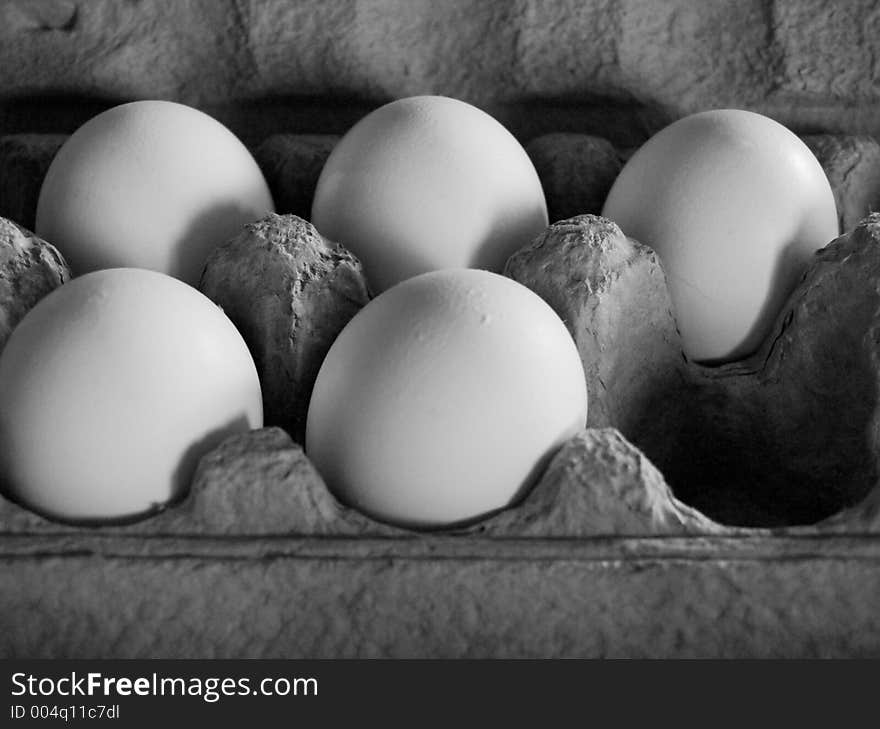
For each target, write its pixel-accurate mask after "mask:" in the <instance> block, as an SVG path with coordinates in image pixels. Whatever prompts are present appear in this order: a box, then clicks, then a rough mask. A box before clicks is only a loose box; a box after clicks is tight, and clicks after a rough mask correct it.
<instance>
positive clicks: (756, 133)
mask: <svg viewBox="0 0 880 729" xmlns="http://www.w3.org/2000/svg"><path fill="white" fill-rule="evenodd" d="M602 214H603V215H604V216H605V217H608V218H611V219H612V220H614V221H615V222H616V223H617V224H618V225H619V226H620V227H621V228H622V229H623V232H624V233H626V235H628V236H630V237H631V238H635V239H636V240H638V241H640V242H642V243H645V244H647V245H649V246H651V247H652V248H653V249H654V250H655V251H656V252H657V254H658V255H659V256H660V259H661V261H662V263H663V267H664V269H665V271H666V276H667V280H668V284H669V291H670V295H671V298H672V303H673V307H674V309H675V315H676V319H677V321H678V325H679V329H680V331H681V335H682V341H683V346H684V350H685V352H686V354H687V355H688V356H689V357H690V358H691V359H694V360H696V361H701V362H706V363H717V362H723V361H730V360H735V359H740V358H742V357H744V356H746V355H749V354H751V353H752V352H754V351H755V350H756V349H757V348H758V347H759V346H760V345H761V343H762V342H763V341H764V339H765V338H766V337H767V336H768V334H769V333H770V330H771V328H772V326H773V324H774V321H775V319H776V317H777V315H778V314H779V312H780V310H781V308H782V306H783V305H784V303H785V300H786V298H787V297H788V295H789V294H790V293H791V290H792V289H793V288H794V286H795V285H796V284H797V281H798V279H799V278H800V276H801V275H802V274H803V272H804V271H805V269H806V267H807V265H808V264H809V261H810V259H811V257H812V256H813V254H814V253H815V251H817V250H818V249H820V248H823V247H824V246H825V245H826V244H827V243H829V242H830V241H831V240H832V239H834V238H835V237H836V236H837V234H838V232H839V231H838V223H837V212H836V209H835V204H834V196H833V194H832V192H831V187H830V185H829V183H828V179H827V177H826V176H825V173H824V172H823V170H822V167H821V166H820V165H819V162H818V161H817V160H816V158H815V157H814V156H813V154H812V153H811V152H810V150H809V149H808V148H807V146H806V145H805V144H804V143H803V142H802V141H801V140H800V139H798V137H797V136H795V135H794V134H793V133H792V132H790V131H789V130H788V129H786V128H785V127H784V126H782V125H781V124H778V123H777V122H775V121H773V120H771V119H768V118H767V117H765V116H761V115H760V114H755V113H752V112H748V111H739V110H730V109H727V110H716V111H708V112H703V113H700V114H694V115H692V116H688V117H685V118H684V119H680V120H679V121H677V122H675V123H674V124H672V125H670V126H668V127H667V128H666V129H664V130H662V131H661V132H659V133H658V134H656V135H655V136H653V137H652V138H651V139H650V140H648V142H646V143H645V145H644V146H642V147H641V148H640V149H639V150H638V151H637V152H636V153H635V155H633V157H632V158H631V159H630V160H629V162H628V163H627V164H626V165H625V166H624V168H623V170H622V171H621V173H620V175H619V177H618V178H617V180H616V181H615V183H614V185H613V187H612V188H611V191H610V192H609V194H608V199H607V201H606V202H605V207H604V209H603V211H602Z"/></svg>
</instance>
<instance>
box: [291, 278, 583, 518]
mask: <svg viewBox="0 0 880 729" xmlns="http://www.w3.org/2000/svg"><path fill="white" fill-rule="evenodd" d="M586 417H587V389H586V384H585V378H584V371H583V368H582V365H581V361H580V357H579V355H578V352H577V348H576V347H575V344H574V341H573V340H572V338H571V336H570V335H569V333H568V331H567V329H566V328H565V325H564V324H563V323H562V321H561V320H560V319H559V317H558V316H557V315H556V314H555V312H554V311H553V310H552V309H551V308H550V307H549V306H548V305H547V304H546V303H545V302H544V301H543V300H542V299H541V298H540V297H538V296H537V295H536V294H534V293H533V292H532V291H530V290H529V289H527V288H526V287H524V286H522V285H521V284H518V283H516V282H515V281H512V280H510V279H507V278H504V277H503V276H499V275H497V274H494V273H489V272H487V271H478V270H463V269H453V270H444V271H435V272H431V273H426V274H422V275H420V276H417V277H415V278H411V279H409V280H407V281H405V282H403V283H401V284H398V285H397V286H395V287H393V288H391V289H389V290H388V291H386V292H385V293H383V294H382V295H380V296H379V297H377V298H376V299H374V300H373V301H371V302H370V303H369V304H368V305H367V306H366V307H364V309H362V310H361V311H360V312H359V313H358V314H357V315H356V316H355V317H354V318H353V319H352V320H351V322H349V324H348V325H347V326H346V327H345V329H343V331H342V332H341V333H340V335H339V337H338V338H337V340H336V341H335V342H334V344H333V346H332V347H331V349H330V351H329V353H328V354H327V357H326V359H325V360H324V363H323V365H322V367H321V370H320V372H319V374H318V379H317V382H316V384H315V388H314V391H313V394H312V399H311V402H310V404H309V412H308V420H307V427H306V452H307V453H308V455H309V457H310V458H311V459H312V460H313V462H314V463H315V465H316V466H317V468H318V470H319V471H320V473H321V474H322V476H323V477H324V479H325V480H326V482H327V484H328V486H329V487H330V489H331V490H332V491H333V492H334V493H335V494H336V495H337V496H338V497H339V498H340V500H342V501H343V502H345V503H347V504H350V505H352V506H354V507H356V508H357V509H360V510H361V511H363V512H365V513H366V514H369V515H371V516H373V517H375V518H376V519H379V520H382V521H386V522H390V523H394V524H399V525H403V526H407V527H412V528H426V527H439V526H446V525H450V524H456V523H459V522H465V521H469V520H472V519H475V518H478V517H481V516H483V515H485V514H487V513H490V512H492V511H494V510H497V509H500V508H502V507H505V506H507V505H509V504H511V503H512V502H514V501H515V500H516V499H517V498H518V497H519V496H520V495H522V494H523V493H524V491H525V490H526V489H527V488H528V487H529V486H530V485H531V484H532V483H533V481H534V479H535V478H536V476H537V475H538V474H539V473H540V471H541V470H542V468H543V466H544V465H545V464H546V462H547V459H548V458H549V457H550V456H551V455H552V454H553V453H554V452H555V450H556V449H557V448H558V447H559V446H560V445H561V444H562V443H563V442H564V441H565V440H566V439H567V438H569V437H570V436H571V435H573V434H574V433H576V432H577V431H578V430H580V429H581V428H583V427H584V425H585V423H586Z"/></svg>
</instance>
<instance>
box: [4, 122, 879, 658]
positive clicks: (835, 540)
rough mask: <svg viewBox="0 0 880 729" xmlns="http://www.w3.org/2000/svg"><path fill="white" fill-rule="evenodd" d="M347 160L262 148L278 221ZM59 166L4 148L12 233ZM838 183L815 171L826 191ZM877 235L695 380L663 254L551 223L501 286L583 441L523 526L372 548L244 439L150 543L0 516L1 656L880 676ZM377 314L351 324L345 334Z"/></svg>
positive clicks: (290, 446) (18, 512)
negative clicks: (552, 327) (723, 663)
mask: <svg viewBox="0 0 880 729" xmlns="http://www.w3.org/2000/svg"><path fill="white" fill-rule="evenodd" d="M334 141H335V138H334V137H329V136H314V135H308V136H299V135H276V136H273V137H271V138H269V139H267V140H266V141H265V142H263V143H262V144H260V145H259V146H257V147H256V149H255V156H256V157H257V159H258V160H259V161H260V164H261V167H262V168H263V170H264V172H265V174H266V175H267V179H268V180H269V182H270V184H271V186H272V188H273V194H274V196H275V199H276V201H278V209H279V210H280V211H282V212H284V213H300V214H301V215H306V214H307V209H306V208H307V202H308V200H309V197H310V194H311V193H310V190H313V189H314V184H315V182H316V179H317V176H318V174H319V172H320V168H321V162H322V161H323V159H324V158H325V157H326V155H327V154H329V151H330V150H331V149H332V145H333V142H334ZM58 143H59V138H58V137H54V136H43V135H26V136H21V135H9V136H7V137H5V138H3V139H0V160H2V161H3V164H4V174H3V175H2V177H0V180H2V181H3V182H2V186H0V213H3V214H7V215H9V216H10V217H11V216H12V214H13V213H14V214H15V215H16V216H17V217H18V218H19V220H20V221H21V222H22V223H23V224H25V225H26V224H28V223H30V222H31V220H32V215H33V210H34V209H35V205H36V193H37V192H38V190H39V179H40V176H41V175H42V174H44V173H45V169H46V167H47V166H48V163H49V162H50V161H51V158H52V154H51V150H56V149H57V148H58ZM826 144H827V145H828V146H829V147H830V148H832V149H833V150H841V149H844V150H851V149H852V148H853V146H854V145H863V146H864V145H866V144H868V142H867V141H866V140H853V139H851V138H841V137H836V138H833V139H832V138H828V140H827V142H826ZM606 145H607V147H610V145H609V144H608V143H607V142H606V141H605V140H602V139H599V138H595V137H586V136H583V135H571V134H565V135H558V134H553V135H548V136H546V137H540V138H538V139H536V140H534V141H533V142H532V143H531V144H530V145H528V149H529V151H530V153H531V154H532V157H533V159H534V161H535V162H536V167H537V168H538V169H539V171H540V172H541V176H542V182H543V184H544V186H545V190H546V193H547V197H548V206H549V207H550V209H551V214H554V215H561V216H564V215H566V214H569V213H572V212H574V210H573V209H572V207H579V206H581V205H584V206H585V209H586V210H587V211H592V212H595V211H596V202H595V201H599V204H600V205H601V200H602V199H603V196H604V191H607V186H608V185H610V183H611V181H613V177H614V175H613V174H612V173H609V172H608V171H607V169H606V170H605V171H604V173H603V170H602V169H601V168H599V169H597V166H600V165H601V166H606V167H607V165H608V164H609V163H611V164H612V165H614V164H618V162H617V160H619V159H620V157H621V155H620V154H619V153H615V155H614V156H611V155H605V156H602V155H596V154H594V153H593V150H594V149H595V148H596V147H597V146H606ZM611 149H613V147H611ZM867 149H869V150H872V149H873V147H871V146H868V147H867ZM578 150H580V152H579V151H578ZM836 159H837V158H836V157H835V155H831V156H830V157H828V158H825V159H823V164H824V166H825V168H826V170H827V171H828V172H829V177H830V179H831V181H832V183H835V178H834V166H833V165H834V163H835V160H836ZM554 160H563V163H562V164H564V166H565V168H566V169H567V170H568V174H571V175H572V176H573V179H579V180H586V181H591V182H592V184H594V189H593V190H590V189H589V184H581V185H579V189H581V190H582V191H583V193H582V194H584V195H587V196H590V195H591V196H592V199H593V202H592V203H589V202H585V201H581V200H576V199H575V200H572V198H571V197H566V195H569V196H570V195H571V190H570V189H569V187H566V186H565V185H563V184H562V182H561V181H560V180H559V170H558V164H559V163H558V162H554ZM857 161H858V163H859V164H864V165H868V164H869V163H870V161H871V158H870V157H869V156H868V155H864V154H861V155H858V160H857ZM594 169H595V171H593V170H594ZM850 174H851V173H850ZM28 175H30V177H28ZM603 175H604V176H603ZM10 186H11V187H12V188H13V190H14V192H12V193H10V192H7V188H8V187H10ZM603 186H604V191H603ZM834 187H835V193H836V194H837V195H839V196H842V199H843V200H844V205H840V204H839V207H840V209H841V210H843V211H846V210H849V209H851V208H847V207H845V205H846V203H847V200H848V199H849V198H847V197H846V195H847V192H846V191H845V190H843V189H842V187H841V185H840V184H834ZM26 190H31V191H32V193H31V194H30V195H24V194H22V191H26ZM303 191H305V192H303ZM16 194H17V197H16ZM858 194H860V195H862V196H864V195H865V191H864V185H863V186H862V187H860V188H858ZM839 199H840V198H839ZM297 200H299V202H297ZM863 205H868V203H863ZM16 206H18V207H16ZM566 206H572V207H566ZM851 207H852V206H851ZM864 212H865V211H864V210H858V209H857V211H856V213H853V215H862V214H863V213H864ZM269 222H270V224H271V223H272V222H273V221H269ZM274 222H275V223H276V224H279V225H281V226H282V227H283V226H285V225H286V226H292V230H293V231H294V232H295V233H296V234H302V233H303V231H306V232H307V229H308V226H307V224H306V223H305V222H304V221H302V220H299V219H298V218H292V217H289V216H275V220H274ZM248 234H250V233H249V232H248V231H245V233H243V235H248ZM878 235H880V220H878V219H876V218H867V219H866V220H864V222H862V223H861V224H859V225H857V226H855V227H854V228H852V230H851V231H850V232H849V233H848V234H846V235H844V236H842V237H841V238H840V239H839V240H837V241H835V242H834V243H832V244H831V245H829V247H828V248H827V249H826V250H825V251H823V252H822V253H821V254H819V255H818V256H817V258H816V261H815V262H814V264H813V266H812V267H811V269H810V270H809V272H808V273H807V274H806V275H805V277H804V279H803V281H802V282H801V284H800V285H799V287H798V288H797V290H796V291H795V292H794V293H793V294H792V296H791V297H790V299H789V301H788V304H787V306H786V309H785V310H784V311H783V313H782V314H781V315H780V317H779V321H778V323H777V328H776V331H775V332H774V335H773V337H771V339H770V340H768V342H767V343H766V344H765V347H764V349H762V350H761V351H760V352H759V353H757V354H756V355H755V356H754V357H752V358H750V359H748V360H746V361H743V362H739V363H735V364H732V365H727V366H722V367H719V368H705V367H700V366H697V365H694V364H692V363H689V362H687V361H686V360H685V359H684V358H683V356H682V354H681V350H680V346H679V342H678V338H677V332H676V329H675V323H674V319H673V317H672V313H671V307H670V305H669V301H668V293H667V292H666V289H665V280H664V277H663V271H662V267H661V266H660V264H659V261H658V260H657V257H656V255H655V254H654V253H653V251H651V250H650V249H649V248H647V247H645V246H642V245H641V244H639V243H638V242H636V241H632V240H630V239H627V238H626V237H625V236H623V234H622V233H621V232H620V231H619V229H617V228H616V226H614V225H613V223H611V222H610V221H607V220H605V219H602V218H599V217H598V216H595V215H589V214H585V215H577V216H575V217H571V218H567V219H564V220H560V221H558V222H557V223H555V224H553V225H551V226H550V228H548V229H547V231H546V232H545V233H544V234H543V235H542V236H540V237H539V238H538V239H536V240H535V241H534V242H533V243H532V244H531V245H529V246H526V247H525V248H523V249H522V250H521V251H519V252H518V253H517V254H515V255H514V256H513V257H512V258H511V259H510V261H509V262H508V265H507V268H506V270H505V273H506V274H507V275H509V276H511V277H513V278H514V279H516V280H519V281H520V282H522V283H524V284H526V285H527V286H530V287H531V288H533V290H535V291H537V293H539V294H540V295H541V296H542V297H543V298H545V300H547V301H548V303H550V304H551V306H553V308H554V309H555V310H556V311H557V313H559V314H560V316H561V317H562V318H563V320H564V321H565V322H566V323H567V325H568V326H569V329H570V331H571V332H572V334H573V336H574V338H575V340H576V342H577V344H578V349H579V351H580V354H581V358H582V361H583V362H584V365H585V370H586V372H587V379H588V387H589V390H590V393H589V394H590V415H589V423H588V425H589V428H588V429H587V430H585V431H584V432H582V433H581V434H580V435H578V436H576V437H574V438H573V439H572V440H571V441H569V442H568V443H567V444H566V445H565V446H563V448H562V449H561V450H560V451H559V452H558V453H557V454H556V456H555V457H554V458H553V459H552V461H551V462H550V465H549V466H548V468H547V470H546V472H545V473H544V474H543V476H542V478H541V479H540V480H539V482H538V483H537V485H536V486H535V487H534V489H533V490H532V491H531V492H530V493H529V494H527V495H526V497H525V498H524V499H523V500H522V501H521V502H520V503H518V504H515V505H512V506H511V507H510V508H508V509H505V510H503V511H501V512H499V513H496V514H494V515H492V516H489V517H487V518H485V519H483V520H481V521H480V522H478V523H476V524H473V525H471V526H468V527H465V528H460V529H454V530H446V531H440V532H430V533H416V532H411V531H407V530H403V529H397V528H395V527H391V526H388V525H384V524H380V523H378V522H375V521H373V520H371V519H369V518H367V517H365V516H363V515H361V514H359V513H358V512H356V511H354V510H352V509H349V508H346V507H345V506H343V505H341V504H340V503H339V502H338V501H337V500H336V499H334V497H333V496H332V494H330V492H329V491H328V490H327V488H326V486H325V485H324V483H323V481H322V480H321V477H320V475H319V474H318V473H317V472H316V470H315V469H314V467H313V466H312V465H311V464H310V462H309V460H308V459H307V457H306V456H305V455H304V453H303V451H302V448H301V447H300V446H299V445H298V444H297V443H295V442H294V441H293V439H292V438H291V437H290V436H289V435H288V434H287V433H286V432H285V430H283V429H281V428H279V427H271V426H270V427H266V428H263V429H261V430H258V431H253V432H251V433H247V434H243V435H237V436H233V437H231V438H229V439H228V440H226V441H225V442H224V443H223V444H221V445H220V446H219V447H218V448H217V449H215V450H214V451H212V452H211V453H209V454H208V455H207V456H205V457H204V458H203V459H202V461H201V463H200V465H199V468H198V470H197V473H196V476H195V478H194V481H193V486H192V489H191V491H190V493H189V495H188V496H187V497H186V499H185V500H184V501H183V502H181V503H179V504H176V505H174V506H172V507H170V508H168V509H167V510H165V511H163V512H161V513H159V514H157V515H155V516H152V517H151V518H149V519H146V520H143V521H140V522H137V523H135V524H130V525H127V526H110V527H101V528H84V527H75V526H66V525H61V524H57V523H52V522H49V521H46V520H44V519H42V518H41V517H39V516H36V515H35V514H32V513H31V512H28V511H26V510H24V509H22V508H20V507H18V506H16V505H15V504H12V503H11V502H8V501H5V500H4V501H3V502H2V509H0V532H2V538H0V550H2V561H3V569H2V572H0V574H2V580H3V589H2V591H0V594H2V595H3V597H2V598H0V604H2V609H0V624H2V626H3V628H4V631H3V635H4V644H3V648H2V652H3V654H4V655H7V656H31V657H37V656H39V657H62V656H105V657H135V656H139V657H144V656H176V657H189V656H215V657H220V656H227V657H233V656H250V657H257V656H259V657H297V656H308V657H354V656H358V657H360V656H450V657H464V656H471V657H473V656H496V657H500V656H743V655H747V656H828V655H859V656H867V655H876V654H877V653H878V652H880V625H878V621H877V618H876V617H875V611H874V610H873V602H874V600H873V598H874V597H875V596H877V595H878V594H880V540H878V538H877V536H876V534H877V533H878V531H880V516H878V513H880V508H878V507H880V496H878V493H880V492H878V491H876V490H874V487H875V485H876V483H877V478H876V468H877V464H876V460H875V459H876V455H875V454H876V453H878V452H880V449H878V448H877V445H876V443H875V442H874V441H873V440H872V438H873V437H874V434H875V428H874V427H873V425H872V424H873V413H874V410H875V408H876V397H877V392H876V372H877V369H876V365H875V356H876V355H875V351H876V346H877V344H876V337H875V335H874V334H873V332H874V330H875V326H876V325H875V321H876V317H877V314H876V312H877V296H878V292H877V289H876V285H875V284H874V283H873V282H874V281H876V280H878V276H877V273H878V272H877V270H876V269H877V266H880V248H878V247H877V236H878ZM343 263H345V262H344V261H343ZM348 274H350V272H348ZM348 274H347V275H348ZM350 283H351V281H350V280H349V284H350ZM334 285H337V286H338V285H339V282H338V279H337V280H336V283H335V284H334ZM226 288H227V289H228V288H229V287H228V286H227V287H226ZM343 291H345V292H347V293H345V297H346V298H347V299H349V300H350V299H352V297H351V296H350V295H349V294H350V291H349V290H348V289H347V288H346V287H345V286H343ZM354 298H355V300H356V301H357V298H356V297H354ZM366 300H367V294H366V293H364V292H362V293H361V299H360V304H357V305H353V308H352V310H351V311H348V312H343V313H342V314H339V312H338V311H337V312H336V313H337V315H338V316H341V317H342V319H343V320H344V319H345V318H346V317H350V316H352V315H353V313H354V312H355V311H356V310H357V306H359V305H362V304H363V303H365V301H366ZM313 311H315V312H318V314H320V311H321V307H320V305H318V306H316V307H315V308H314V309H313ZM230 315H231V316H233V318H234V312H231V313H230ZM343 323H344V321H340V322H337V323H336V326H337V327H341V326H342V324H343ZM328 336H332V335H328ZM246 338H247V337H246ZM321 346H329V342H324V343H323V344H322V345H321ZM312 356H313V357H314V356H318V355H314V354H313V355H312ZM258 359H259V358H258ZM261 374H263V375H264V376H265V372H263V373H261ZM314 374H315V372H312V374H311V376H312V377H314ZM300 376H301V377H302V378H305V379H307V378H308V377H309V376H310V375H309V372H308V368H305V370H304V371H303V372H301V373H300ZM264 389H265V385H264ZM270 389H271V386H270ZM267 396H268V394H267ZM285 408H286V410H284V409H278V410H277V411H276V412H274V413H271V414H270V409H269V408H268V407H267V423H271V422H272V421H273V420H276V421H277V420H283V417H282V414H283V412H286V413H287V414H288V417H290V413H293V414H294V417H293V419H292V420H287V421H284V422H283V424H284V425H285V427H287V428H288V430H290V431H291V432H299V434H300V435H301V430H300V431H298V428H301V426H302V422H303V421H302V417H303V415H304V411H303V404H302V403H299V405H298V404H297V403H296V402H288V403H285ZM297 414H298V415H297ZM624 433H625V435H624ZM655 464H657V465H658V466H660V469H659V470H658V468H657V466H655ZM661 471H662V473H661ZM667 478H668V480H669V483H671V484H672V485H673V486H674V489H675V490H674V493H673V489H672V488H670V486H669V484H668V483H667ZM676 496H678V497H680V498H681V499H682V500H679V498H676ZM697 505H698V506H699V507H700V509H701V510H702V511H698V510H697V509H696V508H694V507H695V506H697ZM710 517H712V518H710Z"/></svg>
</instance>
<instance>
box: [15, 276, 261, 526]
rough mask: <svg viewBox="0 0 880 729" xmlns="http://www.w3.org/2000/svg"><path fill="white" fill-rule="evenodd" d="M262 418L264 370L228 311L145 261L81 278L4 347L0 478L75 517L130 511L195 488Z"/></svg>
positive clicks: (34, 503) (19, 496) (25, 497)
mask: <svg viewBox="0 0 880 729" xmlns="http://www.w3.org/2000/svg"><path fill="white" fill-rule="evenodd" d="M261 425H262V400H261V397H260V384H259V381H258V379H257V372H256V368H255V366H254V363H253V360H252V359H251V356H250V353H249V352H248V350H247V348H246V346H245V344H244V341H243V340H242V338H241V336H240V335H239V333H238V331H237V330H236V329H235V327H234V326H233V324H232V323H231V322H230V321H229V320H228V319H227V318H226V316H225V315H224V314H223V312H222V310H221V309H220V308H219V307H217V306H215V305H214V304H213V303H212V302H211V301H210V300H209V299H208V298H207V297H205V296H203V295H202V294H200V293H199V292H198V291H196V290H195V289H193V288H192V287H190V286H188V285H186V284H184V283H181V282H180V281H178V280H176V279H173V278H171V277H169V276H166V275H163V274H160V273H155V272H152V271H146V270H140V269H125V268H123V269H110V270H105V271H98V272H94V273H90V274H87V275H85V276H81V277H79V278H76V279H74V280H72V281H71V282H69V283H67V284H65V285H64V286H62V287H60V288H58V289H56V290H55V291H53V292H52V293H51V294H49V295H48V296H47V297H45V298H44V299H42V300H41V301H40V302H39V303H38V304H37V305H36V306H35V307H34V308H33V309H32V310H31V311H30V312H28V314H27V315H26V316H25V317H24V319H23V320H22V321H21V323H20V324H19V325H18V326H17V327H16V329H15V330H14V331H13V333H12V336H11V338H10V340H9V342H8V344H7V345H6V348H5V349H4V350H3V352H2V354H0V477H2V484H3V488H4V491H5V493H6V494H7V495H9V496H11V497H12V498H13V499H14V500H16V501H19V502H20V503H22V504H23V505H24V506H26V507H28V508H30V509H32V510H34V511H36V512H38V513H41V514H43V515H45V516H48V517H50V518H53V519H57V520H61V521H72V522H96V523H101V522H103V521H115V520H128V519H133V518H137V517H139V516H142V515H146V514H148V513H150V512H152V511H154V510H156V509H157V508H159V507H161V506H162V505H164V504H166V503H167V502H169V501H171V500H174V499H176V498H178V497H180V496H182V495H183V494H184V493H185V491H186V490H187V489H188V487H189V482H190V478H191V477H192V475H193V472H194V469H195V467H196V464H197V461H198V459H199V457H200V456H201V455H202V454H203V453H205V452H206V451H207V450H208V449H210V448H211V447H213V446H214V445H216V444H217V443H218V442H219V440H220V439H221V438H223V437H225V436H226V435H228V434H231V433H233V432H237V431H242V430H247V429H249V428H255V427H260V426H261Z"/></svg>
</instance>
